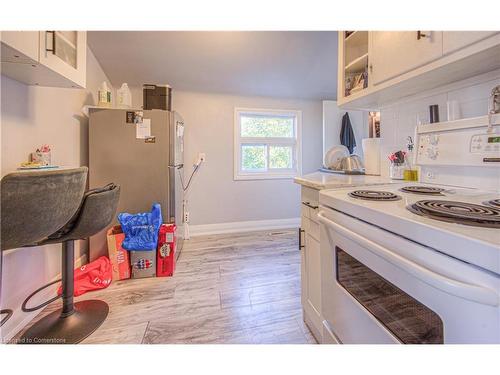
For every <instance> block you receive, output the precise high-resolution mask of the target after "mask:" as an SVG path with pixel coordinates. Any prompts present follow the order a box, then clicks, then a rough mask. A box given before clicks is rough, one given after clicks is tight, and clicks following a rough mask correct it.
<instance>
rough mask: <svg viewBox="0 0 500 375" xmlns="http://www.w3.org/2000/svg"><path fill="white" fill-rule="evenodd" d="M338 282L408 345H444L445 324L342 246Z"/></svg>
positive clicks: (338, 266) (338, 251)
mask: <svg viewBox="0 0 500 375" xmlns="http://www.w3.org/2000/svg"><path fill="white" fill-rule="evenodd" d="M335 250H336V253H337V256H336V262H337V281H338V282H339V284H340V285H342V287H344V289H345V290H347V291H348V292H349V294H351V295H352V296H353V297H354V298H356V300H357V301H358V302H359V303H360V304H362V305H363V306H364V307H365V308H366V309H367V310H368V311H369V312H370V313H371V314H372V315H373V316H374V317H375V318H377V320H378V321H379V322H380V323H382V324H383V325H384V326H386V327H387V329H388V330H389V331H391V332H392V334H393V335H394V336H396V337H397V338H398V339H399V340H400V341H401V342H403V343H405V344H442V343H443V322H442V321H441V318H440V317H439V316H438V315H437V314H436V313H435V312H434V311H432V310H431V309H429V308H428V307H427V306H424V305H423V304H422V303H420V302H419V301H417V300H416V299H414V298H413V297H411V296H409V295H408V294H406V293H405V292H403V291H402V290H401V289H399V288H397V287H396V286H394V285H393V284H391V283H390V282H388V281H387V280H385V279H384V278H383V277H381V276H380V275H379V274H377V273H375V272H374V271H372V270H371V269H369V268H368V267H366V266H365V265H364V264H363V263H361V262H359V261H358V260H356V259H355V258H353V257H352V256H350V255H349V254H347V253H346V252H345V251H344V250H342V249H341V248H339V247H336V248H335Z"/></svg>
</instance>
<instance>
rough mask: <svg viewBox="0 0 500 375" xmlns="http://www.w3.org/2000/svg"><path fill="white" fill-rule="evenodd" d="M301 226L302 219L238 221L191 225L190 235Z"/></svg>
mask: <svg viewBox="0 0 500 375" xmlns="http://www.w3.org/2000/svg"><path fill="white" fill-rule="evenodd" d="M299 226H300V218H291V219H274V220H252V221H236V222H230V223H215V224H200V225H190V226H189V234H190V235H191V237H196V236H202V235H209V234H225V233H239V232H254V231H259V230H272V229H288V228H298V227H299Z"/></svg>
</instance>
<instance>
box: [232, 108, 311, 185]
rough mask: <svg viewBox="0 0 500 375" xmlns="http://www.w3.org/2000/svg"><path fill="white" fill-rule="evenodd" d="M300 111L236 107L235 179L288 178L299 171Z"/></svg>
mask: <svg viewBox="0 0 500 375" xmlns="http://www.w3.org/2000/svg"><path fill="white" fill-rule="evenodd" d="M301 117H302V114H301V112H300V111H289V110H267V109H265V110H260V109H247V108H236V109H235V111H234V179H235V180H253V179H271V178H291V177H294V176H296V175H297V174H298V173H300V159H301V157H300V131H301Z"/></svg>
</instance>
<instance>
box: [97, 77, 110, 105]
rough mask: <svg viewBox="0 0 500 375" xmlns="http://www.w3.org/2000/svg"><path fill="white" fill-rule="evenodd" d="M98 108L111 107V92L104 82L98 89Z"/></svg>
mask: <svg viewBox="0 0 500 375" xmlns="http://www.w3.org/2000/svg"><path fill="white" fill-rule="evenodd" d="M98 96H99V102H98V104H97V105H98V106H99V107H111V90H110V89H109V88H108V84H107V83H106V81H104V82H103V83H102V84H101V87H100V88H99V95H98Z"/></svg>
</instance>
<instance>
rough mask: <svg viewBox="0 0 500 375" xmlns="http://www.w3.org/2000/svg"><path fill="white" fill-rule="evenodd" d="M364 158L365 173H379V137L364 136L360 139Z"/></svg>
mask: <svg viewBox="0 0 500 375" xmlns="http://www.w3.org/2000/svg"><path fill="white" fill-rule="evenodd" d="M361 146H362V147H363V155H364V158H365V174H370V175H375V176H379V175H380V138H365V139H363V140H362V141H361Z"/></svg>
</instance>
